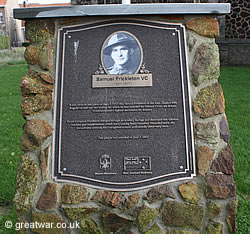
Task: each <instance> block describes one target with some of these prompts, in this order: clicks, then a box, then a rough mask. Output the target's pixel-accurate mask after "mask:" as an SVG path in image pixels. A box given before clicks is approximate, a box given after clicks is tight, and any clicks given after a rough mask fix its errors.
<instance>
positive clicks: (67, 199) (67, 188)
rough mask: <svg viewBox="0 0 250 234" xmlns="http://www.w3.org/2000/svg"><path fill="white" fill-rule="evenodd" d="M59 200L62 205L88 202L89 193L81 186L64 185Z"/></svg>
mask: <svg viewBox="0 0 250 234" xmlns="http://www.w3.org/2000/svg"><path fill="white" fill-rule="evenodd" d="M61 199H62V203H63V204H79V203H80V202H87V201H88V199H89V192H88V190H87V188H84V187H82V186H77V185H70V184H65V185H64V186H63V187H62V190H61Z"/></svg>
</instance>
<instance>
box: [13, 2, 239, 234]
mask: <svg viewBox="0 0 250 234" xmlns="http://www.w3.org/2000/svg"><path fill="white" fill-rule="evenodd" d="M229 11H230V5H229V4H210V3H207V4H198V3H197V4H196V3H194V4H191V3H189V4H184V3H183V4H181V3H179V4H170V3H169V4H168V3H166V4H132V5H127V4H125V5H88V6H85V5H82V6H79V5H76V6H69V7H49V8H34V9H32V8H28V9H25V8H23V9H16V10H14V13H15V17H16V18H18V19H24V20H25V21H26V23H25V28H26V32H25V35H26V39H27V40H28V41H29V42H30V44H29V46H28V47H27V48H26V51H25V58H26V60H27V62H28V64H29V71H28V72H27V74H26V75H25V76H24V77H23V79H22V81H21V92H22V95H23V101H22V104H21V108H22V114H23V117H24V119H25V120H26V123H25V125H24V130H23V136H22V137H21V149H22V150H23V151H24V155H23V156H22V158H21V162H20V165H19V168H18V173H17V184H16V194H15V199H14V200H15V204H16V210H17V214H18V218H19V221H20V222H21V223H29V224H32V223H33V224H40V223H43V224H47V226H46V225H45V226H41V225H40V226H39V225H27V227H23V229H22V232H23V233H32V232H34V233H147V234H149V233H186V234H189V233H233V232H235V230H236V227H235V219H236V210H237V197H236V191H235V183H234V180H233V173H234V156H233V153H232V149H231V147H230V145H229V130H228V124H227V120H226V116H225V100H224V96H223V91H222V89H221V86H220V85H219V83H218V78H219V75H220V64H219V52H218V47H217V45H216V44H215V38H216V37H217V36H218V35H219V26H218V22H217V20H216V16H217V15H221V14H226V13H229ZM48 223H49V224H51V225H48Z"/></svg>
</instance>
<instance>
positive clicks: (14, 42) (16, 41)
mask: <svg viewBox="0 0 250 234" xmlns="http://www.w3.org/2000/svg"><path fill="white" fill-rule="evenodd" d="M13 8H19V5H18V3H17V0H0V34H2V35H5V36H7V37H8V38H9V40H10V46H11V47H15V46H20V45H21V21H20V20H16V19H14V18H13Z"/></svg>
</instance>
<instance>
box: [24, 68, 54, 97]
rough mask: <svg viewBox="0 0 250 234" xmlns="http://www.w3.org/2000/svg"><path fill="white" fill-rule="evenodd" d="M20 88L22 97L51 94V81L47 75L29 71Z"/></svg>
mask: <svg viewBox="0 0 250 234" xmlns="http://www.w3.org/2000/svg"><path fill="white" fill-rule="evenodd" d="M51 82H52V83H51ZM20 88H21V92H22V95H23V96H25V95H30V94H47V93H52V91H53V79H52V77H51V76H50V75H48V74H45V73H39V72H35V71H32V70H29V71H28V72H27V74H26V75H25V76H24V77H23V78H22V80H21V84H20Z"/></svg>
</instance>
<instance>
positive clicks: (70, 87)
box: [53, 19, 195, 191]
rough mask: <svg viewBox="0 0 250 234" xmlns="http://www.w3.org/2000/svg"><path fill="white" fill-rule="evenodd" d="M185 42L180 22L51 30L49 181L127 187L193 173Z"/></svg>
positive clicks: (101, 24)
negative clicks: (54, 38)
mask: <svg viewBox="0 0 250 234" xmlns="http://www.w3.org/2000/svg"><path fill="white" fill-rule="evenodd" d="M185 47H186V41H185V28H184V26H183V25H181V24H167V23H160V22H151V21H141V20H132V19H122V20H110V21H101V22H95V23H91V24H85V25H77V26H71V27H64V28H61V29H60V30H59V33H58V52H57V81H56V95H55V115H54V117H55V133H54V147H53V154H54V157H53V158H54V160H53V168H54V169H53V170H54V175H53V176H54V179H55V180H57V181H69V182H76V183H80V184H84V185H87V186H90V187H95V188H103V189H109V190H122V191H129V190H136V189H141V188H146V187H150V186H154V185H157V184H162V183H166V182H169V181H176V180H184V179H188V178H192V177H193V176H194V175H195V162H194V146H193V131H192V118H191V114H192V113H191V107H190V95H189V81H188V68H187V59H186V57H187V55H186V48H185Z"/></svg>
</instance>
